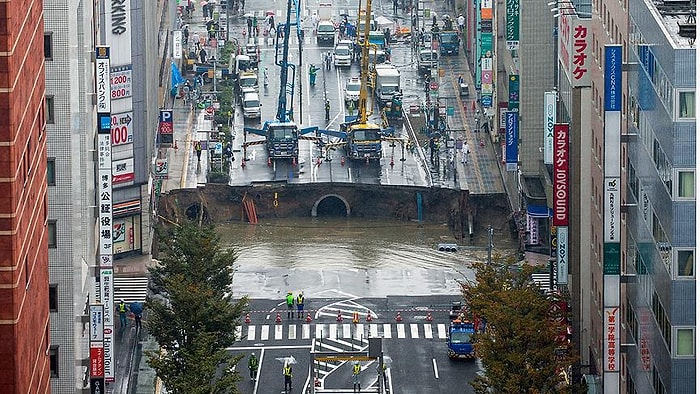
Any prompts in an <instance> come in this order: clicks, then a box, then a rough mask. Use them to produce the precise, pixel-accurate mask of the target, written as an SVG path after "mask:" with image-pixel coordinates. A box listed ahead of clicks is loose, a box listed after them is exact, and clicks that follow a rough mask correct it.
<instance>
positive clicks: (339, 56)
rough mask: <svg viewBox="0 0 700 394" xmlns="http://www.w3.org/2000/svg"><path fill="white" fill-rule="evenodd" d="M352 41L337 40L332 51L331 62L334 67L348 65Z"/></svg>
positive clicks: (350, 58) (350, 57)
mask: <svg viewBox="0 0 700 394" xmlns="http://www.w3.org/2000/svg"><path fill="white" fill-rule="evenodd" d="M352 51H353V43H352V41H350V40H342V41H340V42H338V45H336V46H335V50H334V51H333V62H334V63H335V66H336V67H339V66H350V61H351V60H352Z"/></svg>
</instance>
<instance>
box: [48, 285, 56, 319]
mask: <svg viewBox="0 0 700 394" xmlns="http://www.w3.org/2000/svg"><path fill="white" fill-rule="evenodd" d="M49 311H50V312H56V311H58V285H57V284H53V285H49Z"/></svg>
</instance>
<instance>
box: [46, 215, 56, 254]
mask: <svg viewBox="0 0 700 394" xmlns="http://www.w3.org/2000/svg"><path fill="white" fill-rule="evenodd" d="M47 228H48V238H49V248H55V247H56V221H55V220H49V223H48V226H47Z"/></svg>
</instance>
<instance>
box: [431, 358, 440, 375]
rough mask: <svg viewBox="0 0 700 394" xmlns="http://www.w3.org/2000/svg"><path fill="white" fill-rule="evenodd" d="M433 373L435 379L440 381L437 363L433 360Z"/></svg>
mask: <svg viewBox="0 0 700 394" xmlns="http://www.w3.org/2000/svg"><path fill="white" fill-rule="evenodd" d="M433 372H435V379H440V375H439V374H438V370H437V362H436V361H435V359H433Z"/></svg>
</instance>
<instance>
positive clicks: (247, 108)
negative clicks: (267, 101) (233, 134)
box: [243, 92, 262, 119]
mask: <svg viewBox="0 0 700 394" xmlns="http://www.w3.org/2000/svg"><path fill="white" fill-rule="evenodd" d="M261 106H262V104H260V97H259V96H258V94H257V93H254V92H251V93H246V94H245V95H243V117H244V118H246V119H257V118H260V107H261Z"/></svg>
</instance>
